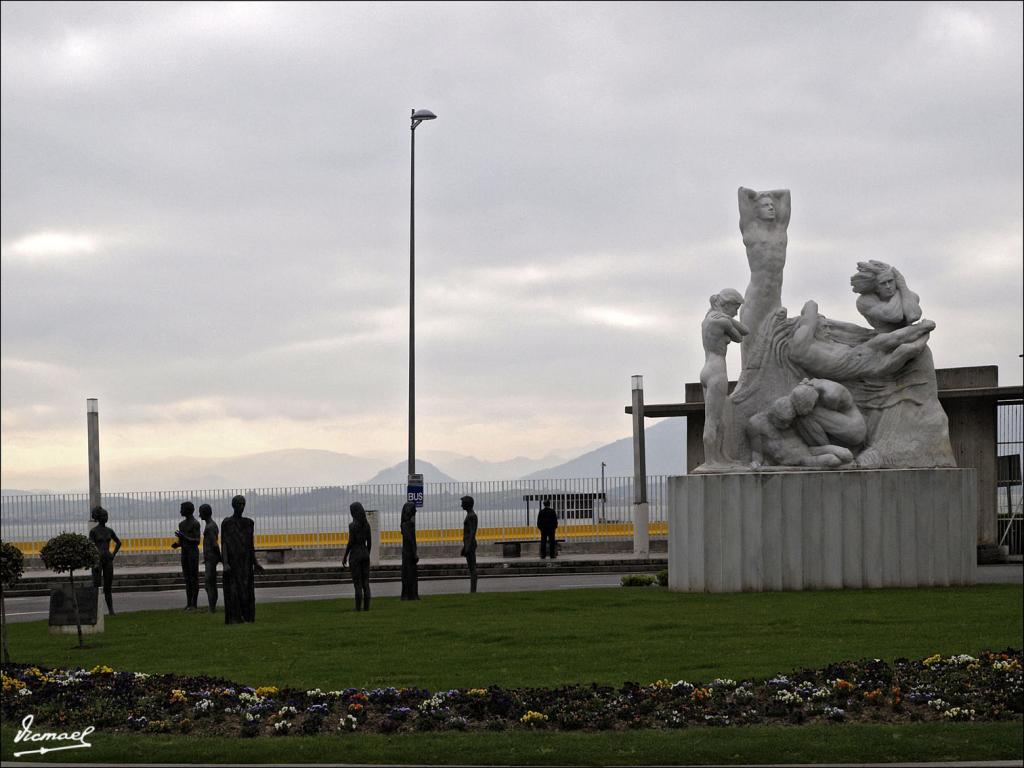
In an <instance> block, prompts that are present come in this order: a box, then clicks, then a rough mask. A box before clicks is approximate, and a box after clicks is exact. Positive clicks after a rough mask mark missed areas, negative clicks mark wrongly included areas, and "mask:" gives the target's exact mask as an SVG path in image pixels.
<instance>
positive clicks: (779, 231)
mask: <svg viewBox="0 0 1024 768" xmlns="http://www.w3.org/2000/svg"><path fill="white" fill-rule="evenodd" d="M738 199H739V208H740V232H742V233H743V245H745V246H746V248H747V263H748V264H749V265H750V284H749V285H748V286H747V292H746V294H745V295H744V297H743V307H742V309H741V310H740V322H741V323H743V325H745V326H746V327H747V328H749V329H750V335H749V336H747V337H746V338H745V339H743V341H742V342H740V358H741V360H742V364H743V367H746V365H747V356H748V354H749V351H750V348H751V346H752V345H753V344H754V342H755V341H756V339H757V335H758V331H759V330H760V328H761V323H762V322H763V321H764V320H765V319H766V318H767V317H768V316H769V315H771V314H772V312H774V311H775V310H777V309H779V308H780V307H781V306H782V272H783V268H784V267H785V266H786V244H787V242H788V235H787V230H788V228H789V213H790V208H791V207H792V206H791V203H790V196H789V190H788V189H776V190H772V191H771V192H755V191H754V190H753V189H747V188H746V187H740V188H739V192H738Z"/></svg>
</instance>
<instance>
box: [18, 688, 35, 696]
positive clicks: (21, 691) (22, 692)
mask: <svg viewBox="0 0 1024 768" xmlns="http://www.w3.org/2000/svg"><path fill="white" fill-rule="evenodd" d="M18 695H19V696H31V695H32V691H30V690H29V689H28V688H20V689H19V690H18Z"/></svg>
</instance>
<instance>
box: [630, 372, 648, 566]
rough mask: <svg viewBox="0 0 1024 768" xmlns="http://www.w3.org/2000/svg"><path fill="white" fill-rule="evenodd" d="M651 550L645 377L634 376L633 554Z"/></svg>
mask: <svg viewBox="0 0 1024 768" xmlns="http://www.w3.org/2000/svg"><path fill="white" fill-rule="evenodd" d="M650 552H651V535H650V511H649V510H648V508H647V454H646V448H645V445H644V377H643V376H633V554H634V555H636V556H637V557H647V556H648V555H650Z"/></svg>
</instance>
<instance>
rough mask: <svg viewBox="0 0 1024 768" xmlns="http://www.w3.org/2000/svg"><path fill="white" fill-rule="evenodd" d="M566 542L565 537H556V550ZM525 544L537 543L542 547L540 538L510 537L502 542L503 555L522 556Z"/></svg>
mask: <svg viewBox="0 0 1024 768" xmlns="http://www.w3.org/2000/svg"><path fill="white" fill-rule="evenodd" d="M564 543H565V539H555V552H556V553H557V552H558V550H559V549H561V546H559V545H561V544H564ZM523 544H536V545H537V546H538V547H540V539H509V540H507V541H503V542H501V556H502V557H521V556H522V554H523Z"/></svg>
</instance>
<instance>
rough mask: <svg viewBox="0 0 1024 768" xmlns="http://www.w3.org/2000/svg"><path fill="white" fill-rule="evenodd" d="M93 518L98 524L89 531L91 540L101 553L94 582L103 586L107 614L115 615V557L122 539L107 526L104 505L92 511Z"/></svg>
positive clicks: (95, 569)
mask: <svg viewBox="0 0 1024 768" xmlns="http://www.w3.org/2000/svg"><path fill="white" fill-rule="evenodd" d="M92 519H93V520H95V521H96V523H97V525H95V526H94V527H93V529H92V530H91V531H89V540H90V541H92V543H93V544H95V545H96V549H98V550H99V553H100V561H99V563H97V565H96V567H95V568H93V569H92V583H93V585H94V586H96V587H99V586H100V585H102V586H103V597H104V598H106V601H107V615H108V616H113V615H114V592H113V585H114V557H115V556H116V555H117V553H118V551H119V550H120V549H121V540H120V539H119V538H117V534H116V533H114V530H113V529H112V528H108V527H107V520H109V519H110V516H109V515H108V514H107V510H105V509H104V508H103V507H96V508H95V509H93V511H92ZM110 542H114V551H113V552H111V551H110Z"/></svg>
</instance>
